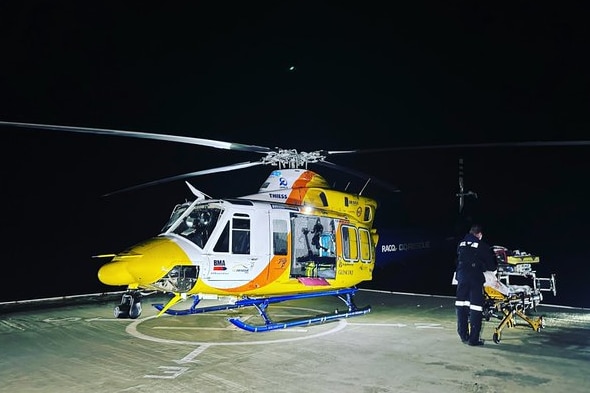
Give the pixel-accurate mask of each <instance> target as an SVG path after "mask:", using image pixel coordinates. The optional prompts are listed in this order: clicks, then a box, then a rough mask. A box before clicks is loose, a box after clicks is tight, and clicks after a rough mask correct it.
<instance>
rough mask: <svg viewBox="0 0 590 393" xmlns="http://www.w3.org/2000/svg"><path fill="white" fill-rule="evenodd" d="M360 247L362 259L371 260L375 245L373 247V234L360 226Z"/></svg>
mask: <svg viewBox="0 0 590 393" xmlns="http://www.w3.org/2000/svg"><path fill="white" fill-rule="evenodd" d="M359 238H360V246H361V247H360V248H361V261H363V262H370V261H371V256H372V252H371V251H372V250H373V247H371V234H370V232H369V231H368V230H366V229H364V228H359Z"/></svg>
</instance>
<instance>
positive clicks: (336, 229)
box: [0, 122, 396, 332]
mask: <svg viewBox="0 0 590 393" xmlns="http://www.w3.org/2000/svg"><path fill="white" fill-rule="evenodd" d="M0 124H2V125H10V126H17V127H26V128H36V129H48V130H56V131H70V132H79V133H94V134H103V135H115V136H125V137H133V138H147V139H156V140H165V141H172V142H181V143H191V144H198V145H204V146H209V147H214V148H220V149H229V150H242V151H250V152H256V153H262V154H263V158H262V159H261V160H260V161H253V162H242V163H238V164H234V165H228V166H223V167H218V168H212V169H206V170H202V171H198V172H192V173H190V174H184V175H179V176H174V177H170V178H166V179H162V180H158V181H154V182H149V183H144V184H141V185H138V186H133V187H128V188H125V189H122V190H118V191H116V192H113V193H109V194H105V196H108V195H112V194H115V193H119V192H125V191H130V190H134V189H138V188H142V187H148V186H153V185H156V184H160V183H163V182H169V181H172V180H179V179H184V178H188V177H193V176H199V175H203V174H210V173H219V172H226V171H231V170H236V169H243V168H247V167H250V166H255V165H271V166H275V167H277V168H276V169H274V170H272V171H271V173H270V174H269V176H268V178H267V179H266V180H265V181H264V182H263V183H262V185H261V186H260V189H259V190H258V192H257V193H255V194H251V195H245V196H240V197H235V198H224V199H215V198H212V197H210V196H209V195H207V194H205V193H204V192H202V191H200V190H198V189H197V188H196V187H194V186H193V185H192V184H191V183H189V182H188V181H185V183H186V185H187V186H188V188H189V190H190V192H191V193H192V195H193V197H194V198H193V199H192V200H190V201H185V202H182V203H179V204H177V205H176V206H175V207H174V208H173V209H172V212H171V214H170V217H169V219H168V221H167V222H166V224H165V225H164V226H163V228H162V229H161V231H160V233H159V234H157V235H156V236H154V237H152V238H149V239H147V240H144V241H142V242H139V243H138V244H134V245H132V246H130V247H128V248H127V249H125V250H123V251H121V252H119V253H116V254H101V255H95V257H96V258H101V259H105V260H107V261H106V263H104V264H103V265H102V266H101V267H100V268H99V270H98V274H97V275H98V279H99V281H100V282H101V283H103V284H106V285H108V286H113V287H126V291H125V292H124V294H123V295H122V297H121V302H120V304H118V305H117V306H116V307H115V308H114V310H113V313H114V316H115V317H116V318H130V319H136V318H138V317H139V316H140V315H141V313H142V298H143V297H144V296H145V294H146V293H154V292H157V293H167V294H170V295H171V298H170V300H169V301H168V302H167V303H166V304H164V305H162V304H159V305H155V307H156V308H158V309H159V314H158V315H162V314H163V313H167V314H171V315H187V314H197V313H203V312H209V311H217V310H227V309H233V308H242V307H255V308H256V309H257V310H258V311H259V313H260V316H261V317H262V319H263V321H264V323H263V324H262V325H252V324H250V323H247V322H245V321H243V320H240V319H238V318H232V319H230V320H229V322H231V323H232V324H234V325H235V326H237V327H238V328H241V329H244V330H247V331H252V332H260V331H268V330H273V329H281V328H287V327H292V326H298V325H308V324H314V323H323V322H326V321H329V320H333V319H340V318H348V317H353V316H358V315H363V314H366V313H368V312H370V311H371V307H370V306H365V307H357V306H356V304H355V302H354V294H355V292H356V291H357V285H358V284H359V283H360V282H362V281H370V280H371V278H372V272H373V268H374V265H375V255H376V253H375V247H376V244H377V243H378V239H379V235H378V233H377V230H376V229H375V228H374V225H373V224H374V220H375V216H376V210H377V207H378V204H377V202H376V200H375V199H372V198H370V197H367V196H364V195H362V190H361V192H359V193H352V192H348V191H339V190H336V189H334V188H332V187H331V186H330V185H329V184H328V182H327V180H326V179H325V178H324V177H322V176H321V175H320V174H318V173H316V172H314V171H312V170H310V169H308V168H307V166H308V164H310V163H314V164H319V165H324V166H328V167H333V168H338V169H342V170H345V171H348V172H350V173H354V174H355V175H359V176H362V175H364V174H360V172H357V171H354V170H350V169H347V168H343V167H340V166H338V165H336V164H333V163H331V162H329V161H326V157H327V156H328V155H330V154H345V153H351V152H352V151H315V152H310V153H308V152H298V151H296V150H293V149H270V148H266V147H261V146H255V145H245V144H238V143H229V142H222V141H217V140H211V139H200V138H192V137H181V136H173V135H163V134H150V133H142V132H135V131H120V130H106V129H90V128H80V127H69V126H55V125H41V124H30V123H8V122H0ZM367 182H368V181H367ZM382 184H383V185H385V186H386V187H389V188H390V189H392V190H394V191H395V190H396V189H395V187H393V186H390V185H387V184H386V183H382ZM365 186H366V184H365ZM322 296H335V297H337V298H339V299H341V300H342V301H343V302H344V304H345V307H346V309H345V310H344V311H339V310H336V311H335V312H334V313H330V314H325V315H316V316H313V317H306V318H301V319H298V320H290V321H288V322H275V321H273V320H272V319H271V317H270V315H269V313H268V306H269V305H270V304H274V303H279V302H284V301H288V300H298V299H304V298H310V297H322ZM189 298H192V299H193V303H192V305H191V306H190V307H189V308H186V309H183V310H176V309H174V308H173V306H175V305H176V304H177V303H180V302H183V301H185V300H187V299H189ZM203 299H228V304H225V305H221V306H211V307H199V303H200V302H201V300H203Z"/></svg>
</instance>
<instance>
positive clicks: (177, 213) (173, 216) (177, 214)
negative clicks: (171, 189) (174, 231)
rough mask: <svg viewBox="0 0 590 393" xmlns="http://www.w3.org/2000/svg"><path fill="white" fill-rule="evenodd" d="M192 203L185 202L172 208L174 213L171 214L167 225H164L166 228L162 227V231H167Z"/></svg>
mask: <svg viewBox="0 0 590 393" xmlns="http://www.w3.org/2000/svg"><path fill="white" fill-rule="evenodd" d="M190 205H191V202H185V203H183V204H178V205H176V206H175V207H174V210H172V213H171V214H170V218H169V219H168V222H167V223H166V225H164V228H162V232H166V231H167V230H168V229H170V227H171V226H172V225H173V224H174V223H175V222H176V220H178V218H180V216H182V213H184V212H185V211H186V209H188V208H189V206H190Z"/></svg>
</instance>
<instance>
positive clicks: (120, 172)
mask: <svg viewBox="0 0 590 393" xmlns="http://www.w3.org/2000/svg"><path fill="white" fill-rule="evenodd" d="M203 4H205V3H203ZM215 4H216V5H214V6H213V5H202V4H194V2H187V3H184V2H175V3H173V4H166V5H148V4H147V3H145V2H100V3H96V4H95V3H87V2H85V3H75V2H60V1H57V2H56V1H51V2H49V1H28V2H27V1H24V2H19V3H18V4H16V3H7V2H3V3H1V4H0V49H1V50H2V57H1V61H0V120H3V121H17V122H29V123H44V124H59V125H69V126H81V127H100V128H111V129H121V130H132V131H133V130H134V131H145V132H154V133H167V134H175V135H186V136H194V137H200V138H211V139H219V140H224V141H230V142H240V143H246V144H254V145H261V146H269V147H275V146H278V147H282V148H296V149H298V150H303V151H311V150H317V149H326V150H340V149H372V148H384V147H391V148H395V147H402V146H424V145H427V146H430V145H446V144H476V143H512V142H524V141H558V140H561V141H563V140H585V139H588V131H587V130H588V126H589V125H590V121H589V119H588V108H589V104H590V98H589V97H590V96H589V89H588V88H589V85H588V82H589V79H590V78H589V76H588V71H587V70H588V69H590V68H589V66H590V61H589V59H588V55H587V53H588V50H587V49H588V47H589V45H588V44H589V42H588V37H589V35H588V28H587V23H586V20H585V16H586V14H587V13H586V11H587V9H586V7H584V8H581V6H578V7H573V6H571V5H563V4H562V5H560V6H559V8H554V7H552V6H549V5H547V6H543V5H539V4H535V3H532V2H516V3H512V4H510V5H506V6H500V5H496V4H481V3H473V2H452V3H450V4H439V3H437V2H411V4H403V5H398V4H385V3H383V4H382V3H381V2H369V3H366V2H365V3H363V4H362V5H361V4H354V5H352V3H351V5H343V4H340V3H339V2H324V1H314V2H305V1H303V2H301V1H299V2H256V3H252V2H248V3H247V4H246V3H233V2H227V3H225V2H222V3H220V2H216V3H215ZM291 67H294V69H291ZM0 138H1V140H2V142H1V145H0V146H1V147H0V149H1V151H0V153H1V154H0V157H1V158H0V160H1V162H0V164H1V166H0V167H1V170H2V179H1V181H2V196H3V198H2V201H3V202H2V212H1V213H2V218H3V231H2V242H1V243H0V245H1V247H2V253H1V258H2V269H3V270H2V276H1V277H2V278H3V285H2V286H0V300H15V299H28V298H34V297H39V296H61V295H69V294H78V293H92V292H97V291H103V290H109V288H105V287H103V286H102V285H101V284H100V283H99V282H98V280H97V278H96V272H97V270H98V268H99V266H100V264H101V263H102V261H101V260H98V259H94V258H92V257H91V256H92V255H95V254H100V253H112V252H118V251H121V250H122V249H123V248H125V247H127V246H129V245H131V244H133V243H135V242H137V241H140V240H142V239H144V238H146V237H148V236H151V235H154V234H157V233H158V231H159V230H160V228H161V227H162V226H163V224H164V223H165V221H166V220H167V218H168V215H169V213H170V211H171V210H172V208H173V207H174V205H175V204H176V203H179V202H182V201H184V199H185V198H191V194H190V192H189V191H188V189H187V187H186V186H185V185H184V183H183V182H182V181H180V182H173V183H169V184H164V185H160V186H157V187H153V188H148V189H143V190H140V191H133V192H129V193H123V194H117V195H114V196H111V197H107V198H102V197H101V195H103V194H105V193H108V192H111V191H114V190H118V189H121V188H125V187H128V186H132V185H135V184H139V183H143V182H146V181H152V180H156V179H160V178H164V177H167V176H172V175H177V174H180V173H186V172H191V171H196V170H200V169H206V168H211V167H215V166H220V165H229V164H232V163H236V162H242V161H248V160H256V159H258V158H260V157H258V156H257V155H255V154H251V153H244V152H237V151H225V150H217V149H211V148H207V147H200V146H188V145H181V144H178V143H169V142H161V141H146V140H137V139H127V138H120V137H112V136H95V135H80V134H69V133H60V132H55V131H39V130H37V131H35V130H27V129H19V128H12V127H5V126H2V127H1V130H0ZM589 152H590V150H589V147H588V146H573V147H572V146H570V147H559V146H549V147H522V146H520V147H517V146H512V147H469V148H444V149H412V150H402V151H395V150H393V151H389V152H382V153H366V154H354V155H345V156H337V157H334V158H333V159H331V161H333V162H336V163H338V164H341V165H344V166H347V167H350V168H354V169H357V170H360V171H363V172H366V173H370V174H372V175H374V176H377V177H378V178H379V179H381V180H384V181H387V182H389V183H391V184H394V185H396V186H397V187H399V188H400V189H401V192H400V193H390V192H387V191H385V190H384V189H382V188H379V187H377V186H376V185H371V184H370V185H369V187H368V188H367V190H365V194H366V195H371V196H374V197H375V198H377V200H378V201H379V203H380V209H379V216H378V219H377V225H378V226H377V227H378V228H397V227H401V226H403V227H411V228H418V229H421V230H427V231H429V232H430V233H436V234H437V236H458V235H459V234H461V235H462V234H463V233H464V232H465V231H466V230H467V229H468V228H466V227H465V225H459V224H457V223H458V222H460V221H458V216H457V214H458V204H457V199H456V197H455V194H456V193H457V191H458V182H457V176H458V160H459V158H463V159H464V165H465V168H464V172H465V186H466V190H473V191H475V192H477V193H478V196H479V198H478V199H477V200H476V201H475V200H469V201H468V210H467V211H466V213H467V214H468V218H469V219H471V220H476V221H480V222H482V223H483V224H484V226H485V228H486V233H485V236H486V238H485V239H486V240H487V241H488V242H489V243H491V244H500V245H504V246H506V247H509V248H513V249H521V250H526V251H529V252H531V253H535V254H538V255H541V257H542V263H541V264H540V265H539V270H540V271H541V272H542V273H549V272H553V273H556V274H557V277H558V296H557V297H556V298H555V299H553V298H552V297H549V299H550V302H551V303H554V304H565V305H576V306H583V307H590V290H588V289H587V288H588V286H587V285H586V277H587V275H588V274H589V273H590V272H589V270H590V269H589V268H588V264H589V260H590V251H588V247H587V234H588V229H587V228H588V224H587V223H588V221H589V219H590V207H589V206H588V201H589V200H590V198H589V197H590V191H588V186H587V184H586V183H587V179H588V175H587V174H588V170H589V169H590V164H589V160H588V159H587V157H588V153H589ZM270 169H271V168H266V167H255V168H251V169H245V170H241V171H237V172H228V173H223V174H214V175H206V176H202V177H199V178H196V179H193V180H192V181H191V182H192V184H193V185H195V186H196V187H197V188H199V189H201V190H202V191H203V192H205V193H207V194H209V195H211V196H214V197H224V196H235V195H245V194H249V193H254V192H256V191H257V190H258V188H259V186H260V184H261V183H262V181H263V180H264V179H265V178H266V176H267V175H268V172H269V170H270ZM316 169H317V168H316ZM317 170H318V171H319V172H320V173H322V174H323V175H324V176H325V177H326V178H327V179H328V181H330V182H332V183H335V184H336V185H337V186H338V185H340V186H343V185H345V184H346V183H347V182H348V181H350V180H352V181H353V184H352V186H351V187H352V188H351V189H352V190H355V189H356V190H360V189H361V187H362V184H363V183H362V181H359V180H358V179H351V178H349V177H348V176H347V175H345V174H343V173H340V172H335V171H332V170H325V169H317ZM447 234H448V235H447ZM433 258H437V257H436V256H435V257H433ZM441 258H443V257H441ZM444 258H445V260H444V261H440V264H439V265H437V266H438V267H440V266H444V267H443V268H441V269H440V271H439V270H436V269H433V270H431V271H428V270H426V271H425V273H424V275H426V276H428V277H429V280H428V282H430V283H432V282H433V281H437V282H439V283H444V285H441V286H440V287H436V288H434V289H433V288H430V289H431V291H434V292H437V293H439V292H445V293H452V291H453V288H452V287H449V286H448V285H447V283H448V281H449V279H450V277H448V276H447V275H446V270H448V269H449V266H451V264H452V261H449V260H447V257H446V256H445V257H444ZM430 261H431V262H432V258H431V259H430ZM404 269H405V272H404ZM414 270H415V269H414V267H412V266H404V267H403V269H399V271H398V273H399V274H404V273H413V274H408V277H411V280H410V282H412V283H414V284H415V289H416V290H424V291H427V290H428V289H429V288H425V287H424V284H423V283H422V282H421V280H420V277H417V276H416V275H415V271H414ZM399 281H400V279H399V276H398V277H397V278H395V279H391V280H389V281H388V282H389V284H388V286H389V288H388V289H393V290H395V289H396V283H397V282H399ZM404 281H405V284H408V280H407V279H404Z"/></svg>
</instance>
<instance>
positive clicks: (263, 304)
mask: <svg viewBox="0 0 590 393" xmlns="http://www.w3.org/2000/svg"><path fill="white" fill-rule="evenodd" d="M356 291H357V288H345V289H337V290H332V291H322V292H314V293H302V294H297V295H285V296H273V297H268V298H256V299H253V298H243V299H240V300H238V301H236V302H235V303H232V304H224V305H219V306H209V307H197V305H198V304H199V302H200V301H201V298H199V296H194V301H193V304H192V306H191V307H190V308H187V309H184V310H172V309H165V306H164V305H163V304H154V305H153V306H154V307H155V308H156V309H158V310H160V311H162V310H165V311H164V313H166V314H169V315H192V314H201V313H205V312H210V311H220V310H230V309H236V308H243V307H256V309H257V310H258V312H259V314H260V316H261V317H262V319H263V320H264V325H252V324H248V323H246V322H244V321H242V320H240V319H239V318H228V321H229V322H231V323H232V324H233V325H235V326H236V327H238V328H240V329H243V330H247V331H249V332H266V331H269V330H276V329H286V328H290V327H294V326H302V325H315V324H322V323H324V322H327V321H331V320H335V319H341V318H349V317H354V316H358V315H364V314H367V313H368V312H370V311H371V307H370V306H366V307H363V308H358V307H357V306H356V305H355V304H354V301H353V296H354V293H355V292H356ZM320 296H336V297H338V298H339V299H340V300H342V301H343V302H344V303H345V304H346V307H347V310H346V311H345V312H340V311H338V310H336V311H335V312H334V313H331V314H321V315H316V316H314V317H310V318H300V319H292V320H288V321H282V322H273V321H272V319H271V318H270V316H269V315H268V312H267V308H268V306H269V305H270V304H273V303H280V302H284V301H288V300H300V299H307V298H313V297H320Z"/></svg>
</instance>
